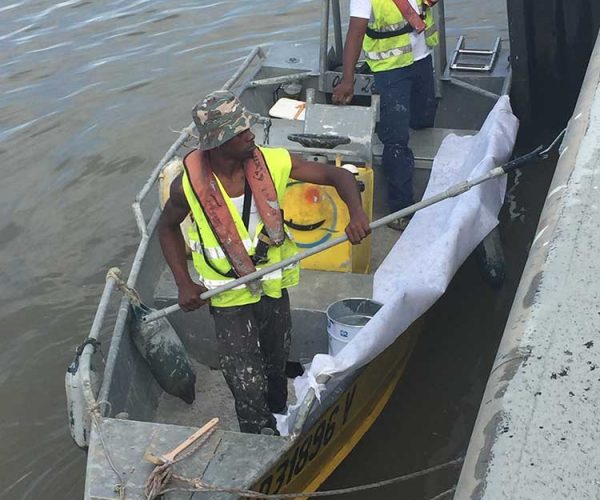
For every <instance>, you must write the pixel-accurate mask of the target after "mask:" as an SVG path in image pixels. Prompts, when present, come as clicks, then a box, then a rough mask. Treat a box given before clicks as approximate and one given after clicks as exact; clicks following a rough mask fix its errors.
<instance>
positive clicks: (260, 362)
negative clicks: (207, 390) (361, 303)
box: [159, 91, 370, 433]
mask: <svg viewBox="0 0 600 500" xmlns="http://www.w3.org/2000/svg"><path fill="white" fill-rule="evenodd" d="M193 118H194V122H195V124H196V127H197V129H198V133H199V135H200V140H199V147H198V149H196V150H194V151H192V152H190V153H189V154H188V155H187V156H186V157H185V158H184V167H185V168H184V173H183V174H182V175H181V176H179V177H177V178H176V179H175V180H174V181H173V183H172V185H171V195H170V198H169V201H168V202H167V203H166V205H165V207H164V209H163V212H162V214H161V217H160V221H159V237H160V243H161V248H162V251H163V254H164V256H165V259H166V261H167V264H168V265H169V267H170V268H171V271H172V272H173V275H174V278H175V282H176V284H177V287H178V292H179V304H180V305H181V308H182V309H183V310H184V311H192V310H195V309H198V308H199V307H201V306H202V305H204V301H203V300H201V299H200V294H201V293H203V292H204V291H206V290H207V289H214V288H217V287H219V286H221V285H224V284H226V283H228V282H230V281H231V280H234V279H236V278H237V277H240V276H244V275H246V274H249V273H251V272H253V271H255V270H256V269H259V268H261V267H264V266H270V265H274V264H277V263H278V262H280V261H282V260H283V259H285V258H287V257H289V256H291V255H293V254H294V253H296V246H295V244H294V242H293V241H292V240H291V239H290V237H289V235H288V233H287V232H286V230H285V227H284V222H283V215H282V213H281V210H280V208H279V207H280V206H282V205H283V200H284V196H285V190H286V186H287V183H288V179H289V178H292V179H296V180H299V181H304V182H310V183H314V184H321V185H330V186H334V187H335V188H336V190H337V192H338V194H339V195H340V197H341V198H342V200H344V202H345V203H346V205H347V207H348V211H349V214H350V223H349V224H348V226H347V227H346V234H347V235H348V238H349V239H350V241H351V242H352V243H353V244H356V243H358V242H360V241H361V240H362V239H363V238H365V237H366V236H367V235H368V234H369V233H370V228H369V218H368V216H367V215H366V214H365V212H364V211H363V208H362V204H361V200H360V194H359V191H358V188H357V184H356V181H355V179H354V177H353V175H352V174H351V173H349V172H348V171H346V170H345V169H342V168H336V167H333V166H328V165H323V164H320V163H314V162H308V161H304V160H302V159H301V158H300V157H297V156H292V155H290V153H289V152H288V151H287V150H286V149H283V148H265V147H257V146H256V145H255V143H254V134H253V133H252V131H251V130H250V127H251V125H252V123H253V121H254V115H252V114H250V113H248V112H247V111H246V109H245V108H244V106H243V105H242V104H241V102H240V101H239V100H238V98H237V97H236V96H235V95H233V94H232V93H231V92H228V91H216V92H213V93H211V94H209V95H208V96H207V97H206V98H205V99H203V100H202V101H201V102H199V103H198V104H197V105H196V106H195V107H194V110H193ZM190 212H191V215H192V218H193V221H194V223H193V224H192V227H191V229H190V230H189V234H188V236H189V241H190V246H191V247H192V258H193V262H194V267H195V269H196V271H197V273H198V276H199V279H198V280H197V281H198V282H196V281H194V280H192V278H191V276H190V273H189V271H188V267H187V259H186V253H185V243H184V238H183V235H182V233H181V230H180V223H181V222H182V221H183V220H184V219H185V218H186V216H187V215H188V214H189V213H190ZM298 280H299V270H298V266H297V265H293V266H288V267H286V268H284V269H283V270H281V271H276V272H273V273H270V274H267V275H266V276H264V277H263V278H262V279H261V280H260V282H258V283H257V282H252V283H250V284H249V285H242V286H238V287H236V288H233V289H232V290H229V291H227V292H223V293H221V294H218V295H216V296H214V297H213V298H212V299H211V300H210V311H211V314H212V316H213V319H214V322H215V331H216V336H217V343H218V348H219V361H220V366H221V369H222V371H223V375H224V377H225V380H226V381H227V384H228V386H229V388H230V389H231V391H232V393H233V396H234V399H235V407H236V413H237V417H238V420H239V423H240V430H241V431H242V432H251V433H259V432H262V431H263V430H264V429H272V430H276V426H275V419H274V417H273V415H272V414H273V413H281V412H283V411H284V410H285V408H286V405H287V381H286V376H285V364H286V361H287V357H288V353H289V347H290V331H291V313H290V303H289V297H288V294H287V288H288V287H290V286H293V285H296V284H297V283H298ZM269 432H270V431H269Z"/></svg>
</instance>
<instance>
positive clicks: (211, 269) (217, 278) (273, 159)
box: [183, 148, 300, 307]
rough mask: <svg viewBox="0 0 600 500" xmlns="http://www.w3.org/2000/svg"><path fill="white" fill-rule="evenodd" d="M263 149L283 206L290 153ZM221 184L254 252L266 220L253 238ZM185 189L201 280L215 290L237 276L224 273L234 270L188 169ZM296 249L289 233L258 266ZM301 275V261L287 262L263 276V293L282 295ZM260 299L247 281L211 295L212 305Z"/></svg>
mask: <svg viewBox="0 0 600 500" xmlns="http://www.w3.org/2000/svg"><path fill="white" fill-rule="evenodd" d="M261 151H262V153H263V155H264V158H265V162H266V165H267V168H268V169H269V172H270V174H271V177H272V179H273V183H274V185H275V190H276V192H277V197H278V200H279V204H280V206H282V205H283V200H284V194H285V190H286V186H287V182H288V178H289V173H290V171H291V158H290V155H289V153H288V151H287V150H285V149H282V148H261ZM217 180H218V179H217ZM219 188H220V189H221V192H222V194H223V199H224V200H225V203H226V205H227V207H228V208H229V211H230V213H231V215H232V218H233V220H234V223H235V226H236V228H237V230H238V233H239V235H240V238H241V240H242V242H243V244H244V247H245V248H246V250H247V251H248V254H249V255H254V253H255V249H256V245H257V243H258V234H259V233H260V231H261V230H262V227H263V224H262V221H261V222H259V224H258V226H257V228H256V236H255V237H254V240H253V241H251V239H250V237H249V235H248V230H247V229H246V227H245V226H244V224H243V222H242V218H241V215H240V214H239V212H238V211H237V209H236V208H235V207H234V205H233V202H232V201H231V199H230V198H229V196H228V195H227V193H226V192H225V190H224V189H223V186H222V185H221V183H220V182H219ZM183 189H184V193H185V196H186V199H187V201H188V203H189V205H190V208H191V210H192V215H193V216H194V221H195V222H196V224H193V225H192V227H191V228H190V230H189V232H188V235H189V239H190V247H191V248H192V258H193V261H194V267H195V269H196V271H197V272H198V276H199V278H200V281H202V283H203V284H204V286H205V287H206V288H207V289H209V290H212V289H214V288H217V287H220V286H223V285H225V284H227V283H229V282H231V281H232V280H233V278H230V277H227V276H224V275H223V274H221V273H225V274H227V273H228V272H229V271H230V270H231V265H230V264H229V261H228V260H227V257H226V256H225V253H224V252H223V250H222V248H221V247H220V245H219V242H218V240H217V238H216V236H215V235H214V233H213V232H212V229H211V227H210V224H209V223H208V221H207V219H206V216H205V214H204V212H203V210H202V207H201V206H200V204H199V202H198V200H197V198H196V197H195V196H194V193H193V190H192V187H191V184H190V182H189V179H188V178H187V175H186V174H185V173H184V176H183ZM198 231H200V234H198ZM200 242H202V246H201V243H200ZM296 251H297V250H296V245H295V244H294V243H293V241H291V239H289V237H288V238H286V239H285V241H284V243H283V244H282V245H281V246H279V247H270V248H269V250H268V253H267V256H268V261H267V262H265V263H264V264H263V265H257V266H256V268H257V269H261V268H263V267H267V266H271V265H274V264H276V263H278V262H280V261H282V260H283V259H286V258H288V257H291V256H293V255H295V254H296ZM205 258H206V259H209V260H210V265H209V264H208V263H207V262H206V261H205ZM219 271H220V272H219ZM299 277H300V275H299V266H298V265H297V264H296V265H292V266H286V268H284V269H283V270H279V271H274V272H272V273H269V274H267V275H266V276H263V277H262V278H261V280H260V283H261V288H262V293H263V294H264V295H267V296H269V297H273V298H279V297H281V290H282V288H287V287H290V286H294V285H296V284H297V283H298V281H299ZM259 300H260V296H257V295H253V294H252V293H250V291H249V290H248V288H247V287H246V286H245V285H242V286H238V287H236V288H234V289H232V290H229V291H227V292H223V293H221V294H219V295H215V296H214V297H213V298H212V299H211V305H213V306H214V307H233V306H239V305H245V304H252V303H255V302H258V301H259Z"/></svg>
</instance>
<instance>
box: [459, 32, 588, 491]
mask: <svg viewBox="0 0 600 500" xmlns="http://www.w3.org/2000/svg"><path fill="white" fill-rule="evenodd" d="M599 407H600V38H599V39H598V42H597V43H596V48H595V50H594V53H593V55H592V59H591V61H590V65H589V68H588V73H587V77H586V80H585V82H584V84H583V87H582V90H581V94H580V97H579V101H578V104H577V107H576V110H575V113H574V115H573V118H572V120H571V122H570V124H569V129H568V132H567V135H566V137H565V140H564V142H563V145H562V148H561V157H560V160H559V163H558V166H557V169H556V173H555V176H554V179H553V182H552V186H551V188H550V191H549V193H548V197H547V199H546V203H545V206H544V210H543V212H542V215H541V219H540V223H539V226H538V231H537V236H536V238H535V240H534V242H533V244H532V248H531V251H530V254H529V258H528V261H527V265H526V267H525V271H524V273H523V276H522V279H521V283H520V285H519V289H518V291H517V294H516V297H515V301H514V303H513V306H512V310H511V313H510V316H509V319H508V322H507V325H506V330H505V332H504V336H503V339H502V343H501V345H500V348H499V351H498V354H497V357H496V360H495V363H494V367H493V369H492V372H491V374H490V378H489V380H488V384H487V387H486V391H485V394H484V397H483V400H482V403H481V407H480V410H479V415H478V418H477V421H476V424H475V428H474V431H473V434H472V437H471V442H470V444H469V448H468V452H467V457H466V461H465V464H464V467H463V470H462V473H461V476H460V480H459V484H458V486H457V490H456V495H455V498H457V499H494V500H497V499H527V500H532V499H544V500H547V499H559V498H569V499H571V498H572V499H575V498H576V499H578V500H583V499H597V498H600V481H599V480H598V470H600V453H599V452H598V451H597V444H598V443H599V442H600V419H598V415H597V414H598V408H599Z"/></svg>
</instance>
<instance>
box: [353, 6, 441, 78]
mask: <svg viewBox="0 0 600 500" xmlns="http://www.w3.org/2000/svg"><path fill="white" fill-rule="evenodd" d="M371 4H372V8H373V18H374V21H373V22H372V23H370V24H369V27H370V28H371V29H373V30H375V31H380V32H386V31H394V30H397V29H401V28H402V27H404V26H406V24H407V23H406V20H405V19H404V17H403V16H402V13H401V12H400V10H399V9H398V7H396V4H395V3H394V1H393V0H372V2H371ZM419 6H420V7H421V8H422V7H423V4H422V1H421V0H420V1H419ZM424 34H425V41H426V43H427V45H428V46H429V47H434V46H436V45H437V44H438V43H439V36H438V32H437V28H436V26H435V23H434V20H433V13H432V12H431V9H426V10H425V32H424ZM363 50H364V52H365V55H366V57H367V63H368V64H369V67H370V68H371V70H372V71H374V72H378V71H388V70H392V69H397V68H403V67H405V66H410V65H411V64H412V63H413V62H414V56H413V51H412V44H411V40H410V34H408V33H406V34H403V35H398V36H395V37H391V38H384V39H379V40H376V39H373V38H371V37H369V36H368V35H365V38H364V41H363Z"/></svg>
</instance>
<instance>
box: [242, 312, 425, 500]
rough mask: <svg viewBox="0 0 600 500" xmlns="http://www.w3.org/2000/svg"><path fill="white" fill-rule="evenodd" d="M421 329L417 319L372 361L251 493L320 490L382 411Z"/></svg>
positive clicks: (259, 481)
mask: <svg viewBox="0 0 600 500" xmlns="http://www.w3.org/2000/svg"><path fill="white" fill-rule="evenodd" d="M421 328H422V320H418V321H416V322H415V323H414V324H413V325H412V326H411V327H410V328H409V329H408V330H406V332H404V333H403V334H402V335H401V336H400V337H399V338H398V339H397V340H396V341H395V342H394V343H393V344H392V345H391V346H390V347H388V348H387V349H386V350H385V351H384V352H383V353H381V354H380V355H379V356H378V357H377V358H375V359H374V360H373V361H372V362H371V363H369V364H368V365H367V366H366V367H365V368H364V369H363V370H362V371H361V372H360V374H359V375H358V376H357V377H356V378H355V379H354V380H353V381H352V383H351V384H350V385H349V387H347V388H346V389H345V390H344V391H343V392H342V393H341V394H340V396H339V397H338V398H337V400H336V401H335V402H333V403H332V404H331V405H330V407H329V408H328V409H327V411H325V412H324V413H323V414H322V415H321V416H320V418H319V419H318V420H317V421H316V422H314V423H313V424H312V425H310V426H309V427H308V428H307V429H306V430H305V432H303V433H302V435H300V436H299V437H298V438H297V439H296V440H295V441H294V445H293V446H291V447H290V448H289V450H288V451H287V452H286V453H285V454H284V455H283V456H282V457H281V458H279V459H278V460H277V461H276V463H274V464H273V466H272V467H270V469H269V471H268V472H267V473H266V474H264V475H263V476H262V477H261V478H260V479H259V480H258V481H256V483H255V484H254V485H253V487H252V489H253V490H255V491H259V492H261V493H266V494H276V493H294V492H305V493H308V492H313V491H315V490H316V489H317V488H318V487H319V486H320V485H321V484H322V483H323V482H324V481H325V480H326V479H327V478H328V477H329V476H330V475H331V473H332V472H333V471H334V470H335V468H336V467H337V466H338V465H339V464H340V463H341V462H342V460H344V458H345V457H346V456H347V455H348V454H349V453H350V451H352V449H353V448H354V446H355V445H356V443H358V441H359V440H360V439H361V438H362V436H363V435H364V434H365V433H366V432H367V431H368V430H369V428H370V427H371V426H372V425H373V423H374V422H375V420H376V419H377V417H378V416H379V414H380V413H381V412H382V411H383V408H384V407H385V405H386V403H387V402H388V401H389V399H390V397H391V395H392V393H393V391H394V389H395V387H396V385H397V384H398V381H399V380H400V378H401V377H402V374H403V373H404V370H405V368H406V365H407V362H408V359H409V357H410V354H411V352H412V350H413V348H414V345H415V343H416V340H417V338H418V334H419V332H420V331H421ZM316 404H319V403H318V402H317V403H316Z"/></svg>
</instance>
